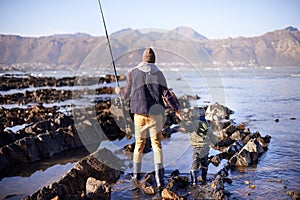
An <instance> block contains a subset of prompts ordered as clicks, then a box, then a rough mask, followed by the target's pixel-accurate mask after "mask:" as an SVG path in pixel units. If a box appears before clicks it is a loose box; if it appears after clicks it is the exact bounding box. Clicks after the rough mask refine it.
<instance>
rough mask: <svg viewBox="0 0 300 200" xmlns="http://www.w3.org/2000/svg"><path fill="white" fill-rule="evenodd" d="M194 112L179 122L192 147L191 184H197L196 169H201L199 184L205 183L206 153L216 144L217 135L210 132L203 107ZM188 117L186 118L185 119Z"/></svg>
mask: <svg viewBox="0 0 300 200" xmlns="http://www.w3.org/2000/svg"><path fill="white" fill-rule="evenodd" d="M193 113H194V114H192V116H191V114H188V117H185V116H183V121H182V123H181V126H182V128H183V129H184V131H186V132H190V142H191V145H192V147H193V157H192V158H193V163H192V167H191V171H190V175H191V181H192V185H197V182H198V180H197V173H198V169H199V168H200V169H201V179H200V181H201V184H205V183H206V176H207V170H208V164H209V163H208V153H209V148H210V145H211V144H216V142H217V137H216V136H215V135H214V134H213V133H212V129H211V127H210V124H209V122H207V121H206V119H205V109H204V108H202V107H199V110H196V109H195V110H194V111H193ZM187 118H188V120H186V119H187Z"/></svg>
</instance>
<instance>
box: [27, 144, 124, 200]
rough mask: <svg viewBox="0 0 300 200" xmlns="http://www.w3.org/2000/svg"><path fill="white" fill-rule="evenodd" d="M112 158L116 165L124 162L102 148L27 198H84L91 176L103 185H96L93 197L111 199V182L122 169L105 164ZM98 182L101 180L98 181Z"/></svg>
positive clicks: (117, 176) (118, 175)
mask: <svg viewBox="0 0 300 200" xmlns="http://www.w3.org/2000/svg"><path fill="white" fill-rule="evenodd" d="M99 155H102V157H101V159H98V158H99ZM104 158H106V160H105V159H104ZM109 160H110V161H109ZM112 160H113V161H115V162H114V163H115V164H116V166H118V165H119V164H118V163H121V162H122V161H121V160H119V158H117V157H116V156H114V155H113V154H112V152H110V151H109V150H107V149H100V150H98V151H97V152H95V153H93V154H91V155H89V156H87V157H85V158H83V159H82V160H80V161H79V162H77V164H76V165H75V166H74V168H72V169H71V170H69V171H68V172H67V173H66V174H65V175H64V176H63V177H62V178H61V179H60V180H59V181H57V182H55V183H53V184H50V185H49V186H45V187H43V188H41V189H40V190H39V191H37V192H35V193H34V194H32V195H30V196H29V197H27V198H26V199H28V200H29V199H34V200H35V199H39V200H40V199H51V198H55V197H56V196H58V197H59V199H72V200H73V199H82V192H83V191H85V190H86V182H87V180H88V178H89V177H93V178H94V179H96V180H99V181H100V182H101V184H100V185H101V186H99V187H96V188H97V189H96V190H95V193H93V197H95V199H110V185H109V184H112V183H115V182H116V181H117V180H118V179H119V177H120V171H118V170H116V169H114V168H111V167H109V166H107V165H106V164H104V163H105V162H108V163H109V162H111V161H112ZM118 160H119V161H118ZM100 161H101V162H100ZM96 183H99V182H97V181H96ZM96 185H98V184H96ZM95 194H96V195H95ZM94 195H95V196H94Z"/></svg>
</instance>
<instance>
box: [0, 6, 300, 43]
mask: <svg viewBox="0 0 300 200" xmlns="http://www.w3.org/2000/svg"><path fill="white" fill-rule="evenodd" d="M101 3H102V7H103V10H104V15H105V20H106V24H107V28H108V32H109V33H113V32H115V31H118V30H121V29H124V28H128V27H130V28H133V29H143V28H158V29H168V30H169V29H173V28H176V27H178V26H188V27H191V28H193V29H194V30H196V31H197V32H198V33H200V34H202V35H204V36H206V37H208V38H210V39H217V38H227V37H237V36H244V37H252V36H259V35H262V34H264V33H266V32H270V31H274V30H277V29H282V28H285V27H287V26H295V27H297V28H298V29H300V1H299V0H181V1H179V0H151V1H149V0H148V1H146V0H101ZM78 32H82V33H88V34H90V35H93V36H99V35H104V28H103V24H102V18H101V15H100V11H99V7H98V0H0V33H1V34H17V35H21V36H46V35H51V34H60V33H78Z"/></svg>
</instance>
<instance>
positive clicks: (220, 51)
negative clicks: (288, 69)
mask: <svg viewBox="0 0 300 200" xmlns="http://www.w3.org/2000/svg"><path fill="white" fill-rule="evenodd" d="M201 44H202V45H203V46H204V48H205V49H206V50H207V51H208V52H210V55H211V57H212V59H213V60H214V61H215V63H216V64H218V65H221V66H222V65H226V63H227V65H245V66H300V32H299V30H298V29H297V28H294V27H287V28H285V29H281V30H275V31H273V32H268V33H266V34H263V35H261V36H257V37H252V38H244V37H237V38H227V39H222V40H207V41H201Z"/></svg>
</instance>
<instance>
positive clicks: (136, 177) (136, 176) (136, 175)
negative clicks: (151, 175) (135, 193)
mask: <svg viewBox="0 0 300 200" xmlns="http://www.w3.org/2000/svg"><path fill="white" fill-rule="evenodd" d="M141 167H142V164H141V163H133V190H136V189H138V188H140V181H141Z"/></svg>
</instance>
